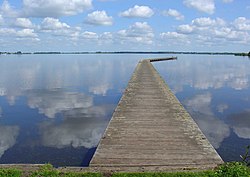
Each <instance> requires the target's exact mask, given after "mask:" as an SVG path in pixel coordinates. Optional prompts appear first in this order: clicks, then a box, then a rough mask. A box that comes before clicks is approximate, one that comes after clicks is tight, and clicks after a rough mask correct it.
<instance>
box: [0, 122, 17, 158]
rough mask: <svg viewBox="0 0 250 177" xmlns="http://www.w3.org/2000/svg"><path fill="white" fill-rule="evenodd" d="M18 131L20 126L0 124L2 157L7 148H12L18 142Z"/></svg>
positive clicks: (0, 153) (0, 154)
mask: <svg viewBox="0 0 250 177" xmlns="http://www.w3.org/2000/svg"><path fill="white" fill-rule="evenodd" d="M18 133H19V128H18V126H2V125H0V158H1V157H2V155H3V154H4V152H5V151H6V150H8V149H9V148H11V147H12V146H13V145H14V144H15V143H16V138H17V136H18Z"/></svg>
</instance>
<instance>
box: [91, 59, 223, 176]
mask: <svg viewBox="0 0 250 177" xmlns="http://www.w3.org/2000/svg"><path fill="white" fill-rule="evenodd" d="M221 163H223V161H222V159H221V158H220V156H219V155H218V154H217V152H216V151H215V149H214V148H213V147H212V146H211V144H210V143H209V142H208V140H207V139H206V137H205V136H204V135H203V133H202V132H201V131H200V129H199V128H198V126H197V124H196V123H195V122H194V121H193V119H192V118H191V117H190V115H189V114H188V113H187V111H186V110H185V109H184V107H183V106H182V105H181V104H180V102H179V101H178V99H177V98H176V97H175V95H174V94H173V93H172V92H171V90H170V89H169V87H168V86H167V85H166V83H165V82H164V80H163V79H162V78H161V77H160V75H159V74H158V73H157V71H156V70H155V69H154V67H153V65H152V64H151V63H150V60H143V61H141V62H139V63H138V65H137V67H136V69H135V71H134V74H133V76H132V78H131V80H130V81H129V84H128V87H127V89H126V90H125V93H124V94H123V96H122V98H121V100H120V102H119V104H118V106H117V108H116V110H115V112H114V114H113V116H112V119H111V121H110V123H109V125H108V127H107V129H106V131H105V134H104V136H103V137H102V139H101V141H100V143H99V145H98V148H97V150H96V152H95V154H94V157H93V158H92V160H91V162H90V168H96V169H99V170H100V169H101V170H106V171H109V170H112V171H128V172H129V171H172V170H178V171H179V170H187V169H192V170H196V169H197V170H201V169H209V168H213V167H215V166H217V165H218V164H221Z"/></svg>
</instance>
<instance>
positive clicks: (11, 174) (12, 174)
mask: <svg viewBox="0 0 250 177" xmlns="http://www.w3.org/2000/svg"><path fill="white" fill-rule="evenodd" d="M21 175H22V172H21V170H17V169H13V168H8V169H0V177H19V176H21Z"/></svg>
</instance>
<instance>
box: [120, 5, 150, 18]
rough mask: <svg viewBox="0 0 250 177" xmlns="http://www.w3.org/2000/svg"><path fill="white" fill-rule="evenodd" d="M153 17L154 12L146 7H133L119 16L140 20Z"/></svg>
mask: <svg viewBox="0 0 250 177" xmlns="http://www.w3.org/2000/svg"><path fill="white" fill-rule="evenodd" d="M153 15H154V11H153V10H152V9H151V8H150V7H148V6H138V5H135V6H134V7H133V8H129V9H128V10H126V11H124V12H121V13H120V16H122V17H129V18H134V17H140V18H149V17H151V16H153Z"/></svg>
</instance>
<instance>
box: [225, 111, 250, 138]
mask: <svg viewBox="0 0 250 177" xmlns="http://www.w3.org/2000/svg"><path fill="white" fill-rule="evenodd" d="M227 121H228V123H229V124H230V125H231V127H232V128H233V131H234V132H235V133H236V134H237V135H238V136H239V137H240V138H245V139H250V111H249V110H248V111H244V112H241V113H238V114H233V115H231V116H229V117H228V119H227Z"/></svg>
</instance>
